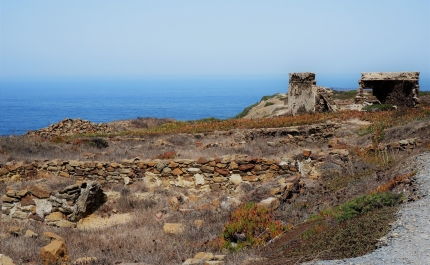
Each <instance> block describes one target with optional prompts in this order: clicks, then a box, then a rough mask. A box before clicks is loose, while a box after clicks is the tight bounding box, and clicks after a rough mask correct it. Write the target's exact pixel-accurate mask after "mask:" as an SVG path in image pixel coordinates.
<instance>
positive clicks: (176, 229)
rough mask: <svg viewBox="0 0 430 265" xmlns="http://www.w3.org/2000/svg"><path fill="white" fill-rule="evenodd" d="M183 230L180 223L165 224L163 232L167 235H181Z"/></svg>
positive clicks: (183, 227)
mask: <svg viewBox="0 0 430 265" xmlns="http://www.w3.org/2000/svg"><path fill="white" fill-rule="evenodd" d="M184 230H185V226H184V225H183V224H181V223H165V224H164V226H163V231H164V233H165V234H168V235H177V234H182V233H183V232H184Z"/></svg>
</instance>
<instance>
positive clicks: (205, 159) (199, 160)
mask: <svg viewBox="0 0 430 265" xmlns="http://www.w3.org/2000/svg"><path fill="white" fill-rule="evenodd" d="M208 162H209V160H208V159H207V158H205V157H199V159H198V160H197V164H202V165H203V164H206V163H208Z"/></svg>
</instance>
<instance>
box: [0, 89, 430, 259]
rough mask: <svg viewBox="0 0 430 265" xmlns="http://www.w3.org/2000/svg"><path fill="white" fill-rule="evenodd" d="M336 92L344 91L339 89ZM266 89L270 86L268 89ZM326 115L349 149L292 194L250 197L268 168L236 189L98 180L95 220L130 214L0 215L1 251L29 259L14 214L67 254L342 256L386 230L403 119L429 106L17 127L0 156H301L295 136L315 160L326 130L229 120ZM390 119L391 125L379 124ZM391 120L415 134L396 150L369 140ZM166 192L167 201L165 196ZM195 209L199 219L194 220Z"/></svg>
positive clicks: (302, 120) (405, 176)
mask: <svg viewBox="0 0 430 265" xmlns="http://www.w3.org/2000/svg"><path fill="white" fill-rule="evenodd" d="M345 93H348V97H349V96H350V95H349V94H350V92H349V91H348V92H345ZM341 94H342V93H341ZM354 95H355V93H354ZM273 96H276V95H272V96H270V97H273ZM270 97H269V98H270ZM339 97H346V95H342V96H339ZM269 98H266V100H267V99H269ZM354 119H355V120H359V121H367V122H369V125H360V126H357V127H354V128H355V129H352V125H351V128H349V125H348V126H344V125H345V124H347V123H346V122H350V121H351V120H354ZM327 121H330V122H338V123H339V127H338V128H339V129H336V130H335V131H333V132H332V134H331V136H330V137H333V138H336V137H338V138H342V137H345V138H347V137H349V138H347V139H349V140H351V141H349V140H348V141H344V142H338V143H337V146H336V149H342V150H344V151H347V152H348V154H349V155H348V156H347V158H344V160H345V161H343V160H342V161H340V160H339V159H340V158H339V159H337V160H336V157H335V156H333V157H328V156H327V157H328V158H327V160H324V165H325V167H324V168H319V170H320V171H321V174H322V175H321V176H320V177H318V179H316V180H315V182H311V183H308V182H307V183H306V185H305V186H304V187H303V186H301V187H298V186H297V189H296V192H297V193H296V195H297V197H288V198H287V197H285V198H283V197H282V196H281V195H279V194H280V193H276V192H277V191H274V192H273V194H277V195H276V196H278V197H279V198H280V206H279V208H277V209H276V210H273V211H271V210H267V209H265V208H261V207H258V206H257V202H259V201H261V200H262V199H265V198H267V197H268V196H274V195H273V194H271V192H272V191H273V190H272V186H270V185H271V181H272V182H277V181H279V180H280V179H276V178H273V179H270V180H268V181H267V183H266V184H265V185H260V184H259V183H260V182H255V183H251V182H249V183H241V185H240V187H239V188H237V189H228V190H221V191H217V192H213V193H206V194H203V195H202V194H200V193H199V192H198V191H196V190H192V189H191V190H188V189H185V188H177V187H174V188H172V189H170V190H165V189H162V188H155V189H150V188H148V187H146V186H145V185H144V184H143V183H142V182H139V181H136V182H135V183H131V184H130V185H129V186H124V184H113V183H103V185H104V186H103V188H104V189H105V190H107V191H109V192H111V196H112V197H110V198H109V200H108V202H107V203H106V204H104V205H103V206H101V207H100V208H99V209H98V210H97V211H96V213H95V216H97V217H100V218H102V219H103V220H107V219H109V218H110V217H112V216H115V215H119V214H121V215H124V216H125V215H127V216H128V217H129V218H130V221H129V222H128V223H126V224H115V225H113V226H110V227H103V228H100V229H99V230H88V231H84V230H79V229H65V228H54V227H47V226H45V225H43V224H41V223H39V222H28V223H25V224H22V223H18V222H17V221H14V220H11V221H6V222H2V225H1V226H0V236H1V237H2V240H1V241H0V253H6V254H8V255H9V256H11V257H12V258H13V259H14V261H15V262H17V264H24V263H26V262H30V261H33V262H36V263H40V257H39V250H40V247H42V246H43V244H44V242H43V240H42V239H40V238H35V239H34V240H33V239H31V240H30V239H28V238H24V237H11V236H8V229H9V227H11V226H15V225H19V226H22V228H24V229H31V230H33V231H34V232H36V233H38V234H39V235H40V234H42V233H43V232H44V231H53V232H56V233H58V234H59V235H61V236H63V237H64V238H65V240H66V242H67V246H68V249H69V252H70V256H71V258H72V260H75V259H77V258H79V257H83V256H94V257H97V258H98V259H99V261H98V263H95V264H116V263H120V262H147V263H148V264H172V265H173V264H182V263H183V262H184V261H185V260H186V259H187V258H190V257H193V256H194V255H195V254H196V253H197V252H200V251H211V252H213V253H226V254H227V257H226V260H225V263H226V264H227V265H230V264H231V265H232V264H240V263H241V262H242V261H243V260H244V259H245V258H247V257H251V256H258V257H263V258H266V260H264V261H262V263H261V264H299V263H300V262H305V261H311V260H314V259H335V258H336V259H337V258H347V257H355V256H359V255H363V254H365V253H368V252H369V251H372V250H373V249H375V247H376V245H377V243H378V239H379V238H381V237H382V236H384V235H386V233H387V232H388V231H389V229H390V225H389V223H390V222H393V220H395V217H396V216H395V213H396V211H397V207H398V204H399V203H401V202H402V201H404V200H405V196H407V193H406V194H402V193H401V192H403V191H407V190H408V189H411V187H412V186H411V183H412V182H413V176H414V174H415V171H413V168H412V169H411V168H409V166H410V165H411V163H409V162H408V157H412V156H414V155H415V154H418V153H419V152H422V151H423V150H426V148H428V147H427V146H430V139H429V135H428V133H427V132H428V130H427V129H426V128H428V125H427V127H426V126H424V125H423V126H415V125H416V124H420V125H422V124H426V123H427V124H428V122H429V121H430V107H427V106H422V107H420V108H417V109H398V110H386V109H384V108H382V109H381V111H378V112H374V113H370V112H358V111H345V112H337V113H318V114H317V113H316V114H304V115H301V116H283V117H274V118H263V119H253V120H247V119H229V120H218V119H216V118H207V119H202V120H198V121H191V122H180V121H173V120H168V119H166V120H162V121H157V120H153V119H151V118H138V119H136V120H135V121H132V124H133V127H132V129H131V130H129V131H123V132H120V133H115V134H111V135H106V137H100V136H99V135H85V136H82V135H80V136H74V137H56V138H53V139H51V140H50V141H46V140H44V139H41V138H29V137H25V136H15V137H0V164H2V165H3V164H6V163H7V162H9V161H25V162H27V163H30V162H32V161H33V160H35V159H39V160H41V161H43V160H45V159H54V158H58V159H76V160H84V161H95V160H97V161H120V160H122V159H124V158H127V159H130V158H132V157H136V156H139V157H141V158H144V159H145V158H148V159H153V158H156V159H177V158H193V159H197V158H199V157H203V158H210V157H215V158H219V157H221V156H223V155H240V154H247V155H250V156H254V157H271V158H273V159H276V158H280V157H283V156H287V155H291V157H293V158H294V159H299V158H300V159H301V158H303V156H304V154H303V149H307V148H309V149H312V154H311V155H312V156H315V157H312V159H313V161H315V162H316V163H319V162H320V161H319V160H318V156H319V152H320V151H319V150H322V149H324V151H326V152H329V151H328V150H329V149H328V144H327V139H325V140H323V141H322V142H318V141H314V142H310V141H306V139H305V138H306V137H305V136H303V139H302V141H299V142H295V143H291V144H290V143H289V144H284V145H277V143H280V142H281V141H282V140H283V139H285V138H287V137H289V136H285V135H284V136H271V135H263V136H262V135H257V134H249V135H251V136H249V135H248V136H246V137H245V136H244V134H243V133H241V132H240V129H244V130H246V129H255V128H279V127H289V126H306V125H311V124H318V123H324V122H327ZM411 123H413V124H412V125H411ZM348 124H351V123H348ZM408 126H410V127H408ZM345 128H346V129H345ZM415 128H418V129H416V130H415ZM391 129H396V130H398V132H390V130H391ZM403 132H407V133H408V137H409V136H410V135H412V136H413V137H421V138H422V140H423V142H422V145H420V146H418V145H417V146H416V147H415V149H408V150H402V151H401V152H400V151H399V150H397V151H395V150H385V149H384V150H380V149H379V148H378V147H379V145H380V144H381V143H387V142H391V141H396V142H398V141H399V140H401V139H403V138H398V135H403ZM412 136H411V137H412ZM247 137H248V138H247ZM314 150H318V152H314ZM220 161H221V160H220ZM317 161H318V162H317ZM339 165H342V166H339ZM216 166H220V167H222V163H218V162H217V164H216ZM249 172H250V173H251V174H257V173H256V172H254V173H252V171H249ZM37 178H39V179H44V181H45V182H46V183H48V184H49V185H54V186H55V187H60V186H61V185H62V184H67V185H68V184H70V181H71V180H70V179H67V180H65V179H63V178H57V180H58V181H59V182H62V183H51V182H52V179H48V178H47V177H46V176H37ZM283 178H285V176H284V177H283ZM35 181H39V180H36V179H34V180H28V182H22V183H21V184H20V185H21V186H20V187H25V186H26V185H29V184H30V183H34V182H35ZM133 181H135V180H133ZM60 184H61V185H60ZM7 185H11V184H10V183H8V184H6V183H0V196H1V195H3V194H5V190H6V186H7ZM300 185H301V184H300ZM238 190H240V192H241V194H242V195H243V197H240V199H241V202H242V204H240V206H238V207H233V208H228V207H224V206H222V205H223V203H225V202H226V201H228V199H229V198H231V197H233V196H236V193H235V192H239V191H238ZM112 194H113V195H112ZM269 194H271V195H269ZM139 196H140V197H139ZM172 198H173V200H172ZM172 201H173V202H174V203H176V204H177V205H176V204H175V205H172ZM0 206H1V205H0ZM196 221H199V223H200V224H203V225H196ZM164 223H183V224H186V226H185V230H184V232H183V234H181V235H167V234H165V233H163V224H164ZM3 238H4V240H3ZM255 264H258V262H256V263H255Z"/></svg>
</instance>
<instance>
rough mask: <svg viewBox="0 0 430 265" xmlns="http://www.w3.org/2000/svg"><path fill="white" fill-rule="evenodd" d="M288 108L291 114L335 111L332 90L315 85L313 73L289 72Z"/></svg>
mask: <svg viewBox="0 0 430 265" xmlns="http://www.w3.org/2000/svg"><path fill="white" fill-rule="evenodd" d="M288 109H289V111H290V113H291V114H292V115H296V114H302V113H309V112H310V113H313V112H328V111H336V110H337V105H336V103H335V102H334V101H333V91H332V90H331V89H329V88H325V87H322V86H317V85H316V80H315V73H310V72H304V73H290V82H289V87H288Z"/></svg>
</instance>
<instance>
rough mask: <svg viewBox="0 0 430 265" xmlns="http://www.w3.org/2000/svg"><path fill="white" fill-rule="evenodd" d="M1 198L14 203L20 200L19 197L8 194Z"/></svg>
mask: <svg viewBox="0 0 430 265" xmlns="http://www.w3.org/2000/svg"><path fill="white" fill-rule="evenodd" d="M1 200H2V201H3V202H6V203H13V202H17V201H18V199H17V198H13V197H9V196H7V195H3V196H2V197H1Z"/></svg>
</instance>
